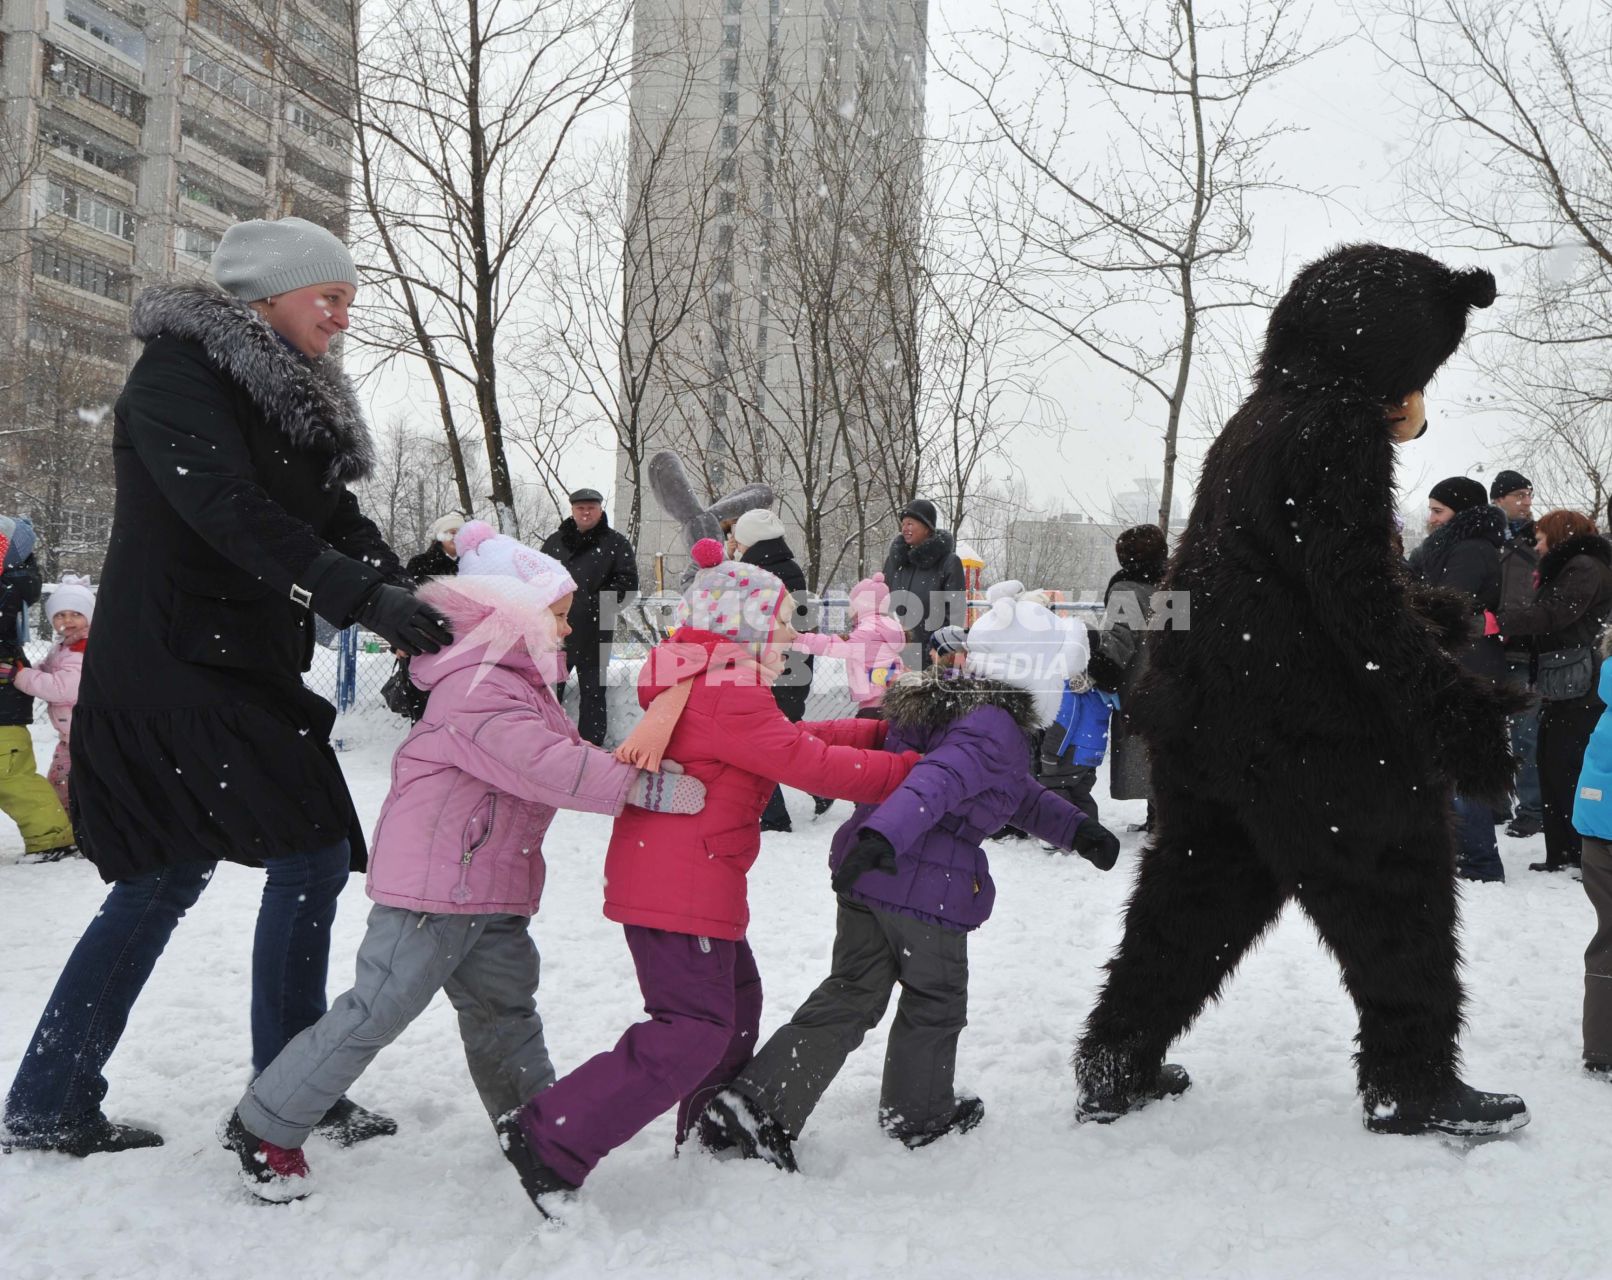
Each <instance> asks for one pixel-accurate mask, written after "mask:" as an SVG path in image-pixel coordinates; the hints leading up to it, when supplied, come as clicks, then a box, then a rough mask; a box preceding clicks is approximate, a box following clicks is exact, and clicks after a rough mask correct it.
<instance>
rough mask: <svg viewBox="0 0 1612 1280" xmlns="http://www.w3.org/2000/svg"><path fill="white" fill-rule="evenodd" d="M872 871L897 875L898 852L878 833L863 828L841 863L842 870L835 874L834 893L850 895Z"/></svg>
mask: <svg viewBox="0 0 1612 1280" xmlns="http://www.w3.org/2000/svg"><path fill="white" fill-rule="evenodd" d="M870 871H882V872H884V873H885V874H886V875H892V876H893V875H895V873H896V851H895V848H894V846H893V845H891V843H890V842H889V841H888V840H886V839H885V838H884V837H883V836H881V835H880V834H879V833H878V832H877V831H869V830H868V829H867V828H866V827H863V828H862V830H861V832H859V833H858V835H857V837H856V843H855V844H854V845H852V846H851V851H850V852H849V853H848V854H846V855H845V861H844V862H842V863H840V869H839V870H838V871H836V872H835V873H834V880H833V885H834V892H835V893H849V892H850V891H851V887H852V886H853V885H855V884H856V882H857V881H858V880H860V879H861V878H862V877H863V876H865V875H866V874H867V873H868V872H870Z"/></svg>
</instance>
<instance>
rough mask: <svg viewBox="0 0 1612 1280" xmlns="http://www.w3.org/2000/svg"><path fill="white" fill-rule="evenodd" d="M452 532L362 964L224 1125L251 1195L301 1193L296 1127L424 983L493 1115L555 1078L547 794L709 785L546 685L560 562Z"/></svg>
mask: <svg viewBox="0 0 1612 1280" xmlns="http://www.w3.org/2000/svg"><path fill="white" fill-rule="evenodd" d="M457 541H458V546H459V551H460V569H459V576H458V577H455V578H435V579H432V580H430V581H429V582H427V583H426V584H425V585H424V586H423V587H421V588H420V591H419V596H420V599H421V600H423V601H426V602H427V603H429V604H431V605H432V606H434V607H435V608H436V609H438V610H439V611H440V612H441V613H442V614H443V615H444V616H445V617H446V618H447V620H448V622H449V624H450V626H451V627H452V628H453V633H454V641H453V643H452V644H451V645H449V646H448V647H447V648H445V649H443V650H441V651H440V652H438V653H434V654H428V655H425V656H422V657H418V658H415V659H414V660H413V662H412V663H411V665H410V668H409V676H410V679H412V680H413V681H414V683H415V684H417V685H419V686H420V688H422V689H425V690H426V691H427V692H428V694H429V698H428V700H427V702H426V708H425V714H424V716H423V717H422V718H421V720H420V721H419V723H418V724H416V725H415V726H414V728H413V729H412V730H411V731H410V732H409V735H408V737H407V738H405V739H404V741H403V745H402V746H401V747H399V748H398V751H397V754H396V755H395V756H394V757H393V759H392V789H391V791H390V792H389V793H388V794H387V797H386V801H385V803H384V804H383V805H382V806H381V815H380V818H379V820H378V821H377V822H376V826H375V834H374V837H373V839H372V840H371V841H370V855H369V878H368V881H367V883H366V886H365V887H366V889H367V890H368V892H369V896H370V898H371V899H373V900H374V902H375V906H374V907H373V908H371V910H370V915H369V924H368V929H367V931H366V933H365V935H364V941H363V943H362V944H361V945H360V947H359V950H358V975H357V980H356V983H355V985H354V986H353V989H352V990H351V991H349V992H347V994H345V995H343V996H342V997H341V998H340V999H338V1000H336V1001H335V1002H334V1003H332V1004H331V1006H330V1011H329V1012H328V1013H326V1014H325V1015H324V1017H322V1018H321V1019H320V1020H319V1021H318V1022H317V1023H315V1024H314V1025H313V1026H311V1027H309V1028H308V1029H307V1030H306V1031H304V1032H302V1033H301V1034H300V1035H299V1036H297V1038H296V1039H294V1040H293V1041H292V1042H291V1043H290V1044H288V1045H287V1046H286V1047H285V1049H284V1050H283V1051H282V1052H281V1054H280V1055H279V1057H277V1058H276V1059H275V1060H274V1061H273V1062H272V1063H271V1064H270V1065H269V1066H268V1068H267V1069H266V1070H265V1071H264V1072H263V1074H262V1075H260V1076H258V1078H257V1079H256V1080H254V1081H253V1082H252V1083H251V1085H250V1086H249V1087H248V1088H247V1091H246V1095H245V1096H244V1097H243V1098H242V1099H241V1101H240V1103H239V1105H238V1106H237V1107H236V1109H235V1111H234V1112H233V1113H232V1114H231V1115H230V1117H229V1119H228V1121H227V1123H226V1125H225V1128H224V1132H223V1135H222V1136H223V1138H224V1143H225V1145H226V1146H228V1147H229V1148H230V1149H231V1150H233V1151H234V1152H235V1153H236V1155H237V1156H238V1157H239V1159H240V1162H241V1171H242V1180H243V1181H244V1182H245V1184H246V1186H247V1189H248V1190H250V1191H252V1192H253V1193H254V1194H255V1195H257V1196H259V1197H261V1198H262V1199H265V1200H294V1199H298V1198H300V1197H302V1196H304V1195H306V1194H307V1191H308V1165H307V1161H306V1159H305V1158H304V1157H303V1154H302V1151H301V1147H302V1144H303V1142H304V1141H305V1140H306V1138H307V1136H308V1134H309V1133H310V1132H311V1131H312V1130H313V1127H314V1125H315V1124H316V1123H317V1122H318V1121H319V1119H320V1118H321V1117H322V1116H323V1115H324V1114H325V1112H326V1111H327V1110H329V1109H330V1107H331V1106H332V1105H334V1104H336V1103H337V1102H338V1101H339V1100H340V1099H341V1098H342V1097H343V1096H344V1095H345V1093H346V1091H347V1089H348V1087H349V1086H350V1085H351V1084H352V1083H353V1081H354V1080H356V1079H358V1077H359V1076H360V1075H361V1074H362V1073H363V1071H364V1069H365V1068H366V1067H368V1066H369V1064H370V1062H371V1061H372V1060H373V1059H374V1057H375V1055H376V1054H377V1053H379V1052H380V1051H381V1049H382V1048H384V1047H385V1046H386V1045H388V1044H390V1043H391V1042H392V1041H393V1040H395V1039H396V1038H397V1037H398V1035H400V1034H401V1033H402V1031H403V1029H404V1028H405V1027H407V1026H408V1025H409V1023H410V1022H412V1021H413V1020H414V1019H415V1018H417V1017H418V1016H419V1015H420V1014H421V1013H422V1012H423V1011H424V1010H425V1007H426V1006H427V1005H428V1004H429V1003H430V1002H431V1000H432V998H433V997H434V996H435V995H436V993H437V992H438V991H446V992H447V995H448V999H449V1000H450V1001H452V1002H453V1006H454V1008H455V1009H456V1010H457V1011H458V1014H459V1032H460V1035H461V1037H462V1038H463V1040H464V1046H465V1058H466V1060H467V1062H468V1063H469V1066H470V1075H471V1079H472V1080H474V1082H475V1085H476V1091H477V1092H478V1093H479V1094H480V1095H481V1101H482V1105H483V1106H485V1107H486V1109H487V1114H488V1115H489V1116H491V1117H493V1118H495V1119H496V1118H497V1117H498V1116H501V1115H503V1114H504V1113H506V1112H509V1111H512V1110H513V1109H514V1108H516V1107H519V1106H520V1105H521V1104H522V1103H524V1102H525V1101H527V1099H529V1098H530V1097H531V1096H532V1095H533V1094H535V1093H536V1092H537V1091H538V1090H540V1089H544V1088H546V1087H547V1086H548V1085H550V1084H551V1083H552V1082H553V1080H554V1067H553V1065H552V1064H551V1063H550V1061H549V1055H548V1050H547V1048H546V1047H545V1045H544V1042H543V1023H542V1020H541V1019H540V1018H539V1017H538V1014H537V1007H536V1004H535V1002H534V996H535V994H536V992H537V980H538V954H537V948H536V946H535V945H534V944H533V942H532V936H531V934H530V933H529V932H528V929H527V926H528V924H529V923H530V920H531V917H532V915H533V914H534V913H535V912H536V911H537V906H538V900H539V899H540V898H541V897H542V894H543V877H544V863H543V834H544V832H545V831H547V829H548V826H549V824H550V822H552V821H553V819H554V814H555V811H556V810H557V809H581V810H584V811H586V812H590V813H610V814H615V813H620V812H621V811H622V808H623V807H624V806H625V805H629V804H632V805H641V806H643V807H645V808H647V809H652V810H655V811H657V812H672V813H685V814H688V813H697V812H699V810H700V808H701V807H702V806H703V804H704V797H705V789H704V787H703V786H702V785H701V784H700V782H699V781H698V780H696V779H695V778H693V777H691V776H685V775H683V774H681V773H680V772H673V771H671V770H673V769H675V766H670V765H668V772H664V773H651V772H647V771H645V770H642V769H637V768H634V767H632V766H631V765H626V764H622V763H621V762H620V761H618V760H616V759H615V758H614V757H613V756H612V755H610V754H609V753H608V752H606V751H602V750H600V749H599V748H598V747H595V746H593V745H591V744H589V743H587V742H584V741H583V740H582V739H581V738H580V737H579V736H578V734H577V732H576V729H575V728H574V727H573V726H572V724H571V722H570V721H569V720H568V719H566V716H565V713H564V712H563V711H562V710H561V709H560V705H559V703H558V702H557V701H556V700H555V697H554V693H553V691H552V686H553V684H554V683H555V682H556V681H557V680H560V679H563V677H564V673H565V659H564V654H563V652H562V651H561V645H562V642H563V641H564V639H565V637H566V635H567V634H569V632H570V630H571V628H570V626H569V624H568V623H567V621H566V613H567V611H568V610H569V609H570V607H571V596H572V592H573V591H575V589H576V584H575V583H574V582H573V581H572V580H571V578H570V576H569V575H568V574H567V573H566V571H565V568H564V567H563V566H562V565H561V564H560V563H559V562H558V561H556V560H553V559H550V558H549V557H548V556H546V555H544V554H542V553H541V552H539V551H534V550H532V549H531V548H529V547H526V546H523V545H522V544H520V543H518V542H516V541H515V540H514V539H512V538H506V537H504V536H502V535H499V534H494V533H493V531H492V529H491V528H490V527H489V526H488V525H487V524H485V523H484V522H483V521H479V520H473V521H471V522H470V523H469V524H467V525H465V526H464V528H463V529H462V530H461V531H460V533H459V537H458V539H457ZM472 553H474V554H472Z"/></svg>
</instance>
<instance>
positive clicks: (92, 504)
mask: <svg viewBox="0 0 1612 1280" xmlns="http://www.w3.org/2000/svg"><path fill="white" fill-rule="evenodd" d="M352 12H353V10H352V4H351V2H350V0H144V3H134V2H133V0H6V2H5V4H4V5H3V6H0V110H3V118H0V125H3V137H0V402H3V405H4V417H3V420H0V432H5V433H7V434H6V436H5V441H6V446H7V447H6V448H5V449H3V450H0V509H3V510H6V511H22V512H25V513H28V514H30V515H32V516H33V518H34V522H35V525H36V526H37V527H38V529H39V533H40V535H41V543H42V550H43V551H44V553H45V556H46V557H47V559H46V565H47V570H48V571H49V572H52V573H55V572H59V571H64V570H77V571H84V570H88V571H93V570H95V569H98V568H99V564H100V557H101V553H102V550H103V548H104V545H105V537H106V532H107V527H108V524H109V521H110V515H111V503H110V500H109V476H110V467H109V450H108V449H107V447H106V442H107V440H108V438H109V434H110V412H109V409H110V405H111V403H112V401H113V399H114V398H115V397H116V394H117V391H118V388H119V386H120V385H121V383H122V381H123V379H124V376H125V375H126V373H127V371H128V365H129V360H130V358H131V355H132V354H133V352H132V350H131V344H130V339H129V304H130V303H131V301H132V300H133V298H134V296H135V295H136V294H137V293H138V292H139V290H140V289H141V288H142V287H143V286H145V285H147V284H150V283H153V282H156V281H160V280H169V279H175V278H178V279H186V278H191V279H201V278H203V277H204V276H205V275H206V272H207V269H208V265H209V262H210V260H211V257H212V254H213V250H214V249H215V248H217V246H218V241H219V237H220V235H221V234H222V233H223V232H224V230H225V229H226V228H228V227H229V226H230V224H231V223H234V222H237V221H239V220H241V219H243V218H260V217H280V216H283V215H286V214H296V215H298V216H300V217H305V218H309V219H311V220H313V221H316V222H319V223H321V224H323V225H325V226H327V227H329V228H330V229H331V230H333V231H335V232H336V233H337V234H338V235H342V236H345V234H346V231H347V208H348V203H349V200H348V196H349V186H350V182H351V170H352V148H351V143H350V138H349V130H348V127H347V125H346V124H345V119H346V117H347V114H348V107H349V102H348V98H347V91H346V90H345V89H344V87H343V86H346V85H350V84H351V83H352V80H353V76H352V73H351V66H352V54H351V48H352V35H351V29H350V24H351V21H352Z"/></svg>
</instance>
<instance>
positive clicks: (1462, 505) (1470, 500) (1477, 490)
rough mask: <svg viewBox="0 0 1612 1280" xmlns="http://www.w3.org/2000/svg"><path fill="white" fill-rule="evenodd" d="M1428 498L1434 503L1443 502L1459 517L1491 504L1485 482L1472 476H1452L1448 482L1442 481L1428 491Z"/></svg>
mask: <svg viewBox="0 0 1612 1280" xmlns="http://www.w3.org/2000/svg"><path fill="white" fill-rule="evenodd" d="M1427 496H1428V497H1429V498H1432V499H1433V501H1434V502H1442V503H1443V504H1444V505H1445V506H1446V507H1448V508H1449V509H1450V510H1451V511H1453V512H1455V513H1456V514H1457V515H1459V514H1460V513H1461V512H1463V511H1470V510H1472V508H1473V507H1483V506H1487V505H1488V503H1489V495H1488V494H1487V493H1485V492H1484V490H1483V482H1482V481H1481V480H1474V479H1472V477H1471V476H1451V477H1450V478H1449V479H1448V480H1440V481H1439V482H1438V483H1437V484H1436V485H1434V486H1433V487H1432V488H1431V489H1429V490H1428V491H1427Z"/></svg>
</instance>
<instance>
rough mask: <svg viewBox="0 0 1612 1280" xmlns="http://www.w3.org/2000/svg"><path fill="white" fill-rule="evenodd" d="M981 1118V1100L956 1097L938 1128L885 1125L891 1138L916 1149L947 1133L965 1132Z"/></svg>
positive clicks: (982, 1111) (983, 1107)
mask: <svg viewBox="0 0 1612 1280" xmlns="http://www.w3.org/2000/svg"><path fill="white" fill-rule="evenodd" d="M983 1119H985V1104H984V1103H983V1102H981V1101H980V1100H979V1099H978V1098H958V1099H957V1105H956V1106H955V1107H953V1108H952V1114H951V1119H950V1120H948V1121H947V1122H946V1123H945V1125H943V1126H942V1127H941V1128H939V1129H911V1130H903V1129H901V1128H900V1127H898V1126H895V1125H887V1126H886V1129H887V1130H888V1132H889V1134H890V1136H891V1137H892V1138H899V1139H900V1140H901V1144H902V1145H903V1146H904V1147H906V1148H907V1150H908V1151H916V1150H917V1149H918V1148H919V1147H927V1146H928V1145H929V1144H930V1143H931V1142H934V1141H935V1140H936V1139H937V1138H944V1137H945V1136H946V1135H947V1134H948V1133H967V1132H968V1131H969V1130H970V1129H972V1128H974V1127H975V1126H976V1125H978V1124H979V1122H980V1121H981V1120H983Z"/></svg>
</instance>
